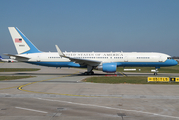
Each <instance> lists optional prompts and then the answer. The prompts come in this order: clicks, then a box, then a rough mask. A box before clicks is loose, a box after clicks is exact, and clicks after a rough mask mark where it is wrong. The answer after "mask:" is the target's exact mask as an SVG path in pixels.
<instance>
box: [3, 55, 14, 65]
mask: <svg viewBox="0 0 179 120" xmlns="http://www.w3.org/2000/svg"><path fill="white" fill-rule="evenodd" d="M0 61H2V62H8V63H9V62H17V60H14V59H4V58H2V57H1V56H0Z"/></svg>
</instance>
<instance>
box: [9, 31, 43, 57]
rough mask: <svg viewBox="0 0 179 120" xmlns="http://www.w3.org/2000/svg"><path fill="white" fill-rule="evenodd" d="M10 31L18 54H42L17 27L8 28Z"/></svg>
mask: <svg viewBox="0 0 179 120" xmlns="http://www.w3.org/2000/svg"><path fill="white" fill-rule="evenodd" d="M8 29H9V32H10V34H11V37H12V40H13V42H14V45H15V47H16V50H17V53H18V54H26V53H39V52H41V51H40V50H38V49H37V48H36V47H35V45H34V44H33V43H32V42H31V41H30V40H29V39H28V38H27V37H26V36H25V35H24V34H23V33H22V32H21V31H20V30H19V29H18V28H17V27H8Z"/></svg>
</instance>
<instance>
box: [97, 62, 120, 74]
mask: <svg viewBox="0 0 179 120" xmlns="http://www.w3.org/2000/svg"><path fill="white" fill-rule="evenodd" d="M96 69H97V70H102V71H103V72H108V73H114V72H116V69H117V64H116V63H103V64H102V65H99V66H97V67H96Z"/></svg>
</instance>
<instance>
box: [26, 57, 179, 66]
mask: <svg viewBox="0 0 179 120" xmlns="http://www.w3.org/2000/svg"><path fill="white" fill-rule="evenodd" d="M28 63H31V64H36V65H42V66H50V67H86V66H81V65H80V64H77V63H74V62H28ZM114 63H116V64H117V67H140V66H141V67H166V66H174V65H177V62H176V61H175V60H173V59H171V60H166V61H165V62H114Z"/></svg>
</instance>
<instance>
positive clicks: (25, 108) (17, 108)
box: [15, 107, 48, 113]
mask: <svg viewBox="0 0 179 120" xmlns="http://www.w3.org/2000/svg"><path fill="white" fill-rule="evenodd" d="M15 108H17V109H22V110H28V111H33V112H40V113H48V112H45V111H40V110H34V109H29V108H22V107H15Z"/></svg>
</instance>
